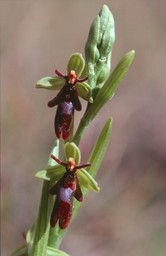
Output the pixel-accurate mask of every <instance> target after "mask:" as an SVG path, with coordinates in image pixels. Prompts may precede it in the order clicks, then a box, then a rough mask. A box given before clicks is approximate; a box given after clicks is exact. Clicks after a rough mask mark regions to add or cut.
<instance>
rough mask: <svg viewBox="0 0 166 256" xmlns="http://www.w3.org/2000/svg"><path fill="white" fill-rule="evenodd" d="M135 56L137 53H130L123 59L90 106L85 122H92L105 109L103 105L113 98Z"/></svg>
mask: <svg viewBox="0 0 166 256" xmlns="http://www.w3.org/2000/svg"><path fill="white" fill-rule="evenodd" d="M134 55H135V51H130V52H128V53H127V54H126V55H125V56H124V57H123V58H122V59H121V61H120V62H119V64H118V65H117V67H116V68H115V70H114V71H113V72H112V74H111V75H110V76H109V77H108V79H107V81H106V82H105V84H104V85H103V87H102V88H101V89H100V90H99V93H98V94H97V96H96V99H95V101H94V103H93V104H91V105H90V107H89V109H88V111H87V112H86V113H85V115H84V120H86V119H87V120H86V121H89V120H92V119H93V118H94V117H95V116H96V114H97V113H98V112H99V110H100V109H101V108H102V107H103V105H104V104H105V103H106V102H107V101H108V100H109V99H110V98H112V96H113V95H114V93H115V91H116V89H117V88H118V86H119V84H120V82H121V80H122V78H123V77H124V76H125V74H126V73H127V71H128V69H129V67H130V65H131V63H132V61H133V58H134ZM84 120H83V121H84Z"/></svg>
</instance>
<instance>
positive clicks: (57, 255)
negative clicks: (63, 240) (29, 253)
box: [47, 246, 70, 256]
mask: <svg viewBox="0 0 166 256" xmlns="http://www.w3.org/2000/svg"><path fill="white" fill-rule="evenodd" d="M47 256H70V255H69V254H67V253H66V252H63V251H61V250H58V249H55V248H52V247H49V246H48V247H47Z"/></svg>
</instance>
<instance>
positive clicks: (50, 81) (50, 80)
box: [36, 76, 65, 90]
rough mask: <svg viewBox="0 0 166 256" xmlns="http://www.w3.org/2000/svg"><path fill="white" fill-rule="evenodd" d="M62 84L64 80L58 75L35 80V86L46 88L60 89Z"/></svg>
mask: <svg viewBox="0 0 166 256" xmlns="http://www.w3.org/2000/svg"><path fill="white" fill-rule="evenodd" d="M64 84H65V81H64V80H63V79H62V78H60V77H58V76H53V77H44V78H41V79H40V80H39V81H37V83H36V88H44V89H48V90H60V89H62V87H63V86H64Z"/></svg>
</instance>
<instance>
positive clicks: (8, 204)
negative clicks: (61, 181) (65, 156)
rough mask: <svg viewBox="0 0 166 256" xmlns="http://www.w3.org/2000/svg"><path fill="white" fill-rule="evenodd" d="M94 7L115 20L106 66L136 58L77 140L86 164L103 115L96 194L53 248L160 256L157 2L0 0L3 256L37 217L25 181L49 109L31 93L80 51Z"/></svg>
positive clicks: (165, 4)
mask: <svg viewBox="0 0 166 256" xmlns="http://www.w3.org/2000/svg"><path fill="white" fill-rule="evenodd" d="M104 3H106V4H107V5H108V6H109V7H110V9H111V11H112V12H113V15H114V18H115V23H116V43H115V46H114V49H113V55H112V65H113V67H115V65H116V64H117V63H118V61H119V59H120V58H121V57H122V56H123V55H124V54H125V53H126V52H127V51H129V50H132V49H135V51H136V56H135V60H134V62H133V64H132V67H131V69H130V71H129V72H128V74H127V76H126V77H125V79H124V80H123V82H122V83H121V87H120V88H119V90H118V92H117V94H116V96H115V97H114V99H113V100H112V101H111V102H109V103H108V104H107V105H106V106H105V107H104V108H103V109H102V111H101V112H100V114H99V115H98V117H97V118H96V119H95V120H94V121H93V122H92V124H91V125H90V127H89V129H88V130H87V131H86V133H85V134H84V137H83V140H82V142H81V145H80V147H81V151H82V155H83V160H85V161H86V160H87V158H88V154H89V153H90V151H91V149H92V147H93V145H94V143H95V140H96V138H97V136H98V134H99V132H100V130H101V129H102V127H103V125H104V123H105V122H106V120H107V119H108V117H109V116H110V115H111V116H113V119H114V123H113V132H112V137H111V141H110V144H109V148H108V150H107V154H106V156H105V159H104V162H103V164H102V166H101V168H100V171H99V173H98V176H97V180H98V182H99V184H100V187H101V192H100V193H99V194H95V193H92V192H90V193H89V195H88V197H87V198H86V199H85V202H84V204H83V207H82V208H81V210H80V213H79V216H78V218H77V220H76V221H75V222H74V223H73V224H72V225H71V228H70V230H69V232H68V233H67V235H66V237H65V239H64V240H63V243H62V246H61V248H62V249H63V250H64V251H66V252H68V253H69V254H70V255H72V256H83V255H87V256H101V255H102V256H109V255H113V256H121V255H123V256H165V255H166V254H165V253H166V170H165V167H166V136H165V131H166V115H165V112H166V104H165V103H166V87H165V73H166V70H165V57H164V55H165V51H166V33H165V30H166V1H165V0H140V1H138V0H123V1H121V0H116V1H115V0H112V1H102V0H96V1H88V0H84V1H76V0H75V1H74V0H71V1H64V0H61V1H60V0H59V1H58V0H57V1H55V0H48V1H42V0H41V1H32V0H1V1H0V5H1V6H0V12H1V13H0V17H1V114H2V116H1V121H2V136H1V142H2V149H1V156H2V158H1V159H2V161H1V163H2V186H1V190H2V216H1V217H2V225H1V227H2V255H3V256H8V255H10V253H11V252H12V251H13V250H14V249H16V247H18V246H19V245H21V244H23V243H24V239H23V237H22V232H26V230H27V229H28V228H29V226H30V225H31V223H32V222H33V221H34V219H35V218H36V216H37V211H38V205H39V199H40V192H41V186H42V182H41V181H40V180H37V179H35V178H34V174H35V172H36V171H37V170H40V169H41V168H44V167H45V166H46V164H47V158H48V154H49V152H50V149H51V146H52V143H53V140H54V129H53V119H54V114H55V108H54V109H49V108H47V102H48V101H49V100H50V99H51V98H53V97H54V95H55V93H54V92H49V91H45V90H37V89H35V82H36V81H37V80H38V79H40V78H41V77H44V76H49V75H53V74H54V70H55V68H57V69H59V70H60V71H62V72H63V73H64V72H65V70H66V63H67V60H68V58H69V56H70V55H71V54H72V53H73V52H81V53H84V45H85V42H86V39H87V35H88V32H89V27H90V24H91V22H92V20H93V19H94V17H95V16H96V15H97V13H98V12H99V11H100V9H101V7H102V5H103V4H104ZM83 104H84V102H83ZM84 106H85V105H84ZM79 115H80V113H79ZM79 115H78V113H77V120H79V118H80V116H79Z"/></svg>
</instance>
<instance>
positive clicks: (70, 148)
mask: <svg viewBox="0 0 166 256" xmlns="http://www.w3.org/2000/svg"><path fill="white" fill-rule="evenodd" d="M65 156H66V159H67V160H68V159H69V157H72V158H74V160H75V162H76V164H79V163H80V161H81V152H80V150H79V148H78V147H77V146H76V144H75V143H73V142H67V143H66V144H65Z"/></svg>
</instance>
